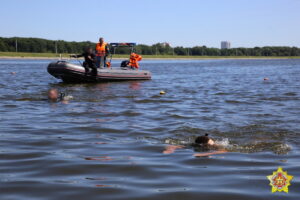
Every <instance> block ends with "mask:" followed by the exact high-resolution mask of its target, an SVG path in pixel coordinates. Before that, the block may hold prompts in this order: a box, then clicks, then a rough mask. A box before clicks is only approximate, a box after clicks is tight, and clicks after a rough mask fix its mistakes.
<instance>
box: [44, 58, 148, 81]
mask: <svg viewBox="0 0 300 200" xmlns="http://www.w3.org/2000/svg"><path fill="white" fill-rule="evenodd" d="M47 69H48V73H49V74H51V75H52V76H54V77H55V78H57V79H61V80H62V81H63V82H69V83H81V82H105V81H129V80H150V79H151V72H149V71H146V70H132V69H127V70H124V69H121V68H118V69H115V68H105V69H98V74H97V77H94V76H92V75H90V74H88V75H85V69H84V67H82V66H80V65H76V64H72V63H69V62H66V61H57V62H52V63H50V64H49V65H48V68H47Z"/></svg>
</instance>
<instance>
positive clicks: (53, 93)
mask: <svg viewBox="0 0 300 200" xmlns="http://www.w3.org/2000/svg"><path fill="white" fill-rule="evenodd" d="M58 98H59V93H58V90H57V89H55V88H52V89H50V90H48V99H49V100H50V101H57V100H58Z"/></svg>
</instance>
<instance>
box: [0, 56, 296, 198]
mask: <svg viewBox="0 0 300 200" xmlns="http://www.w3.org/2000/svg"><path fill="white" fill-rule="evenodd" d="M49 62H50V61H47V60H36V61H33V60H0V199H1V200H4V199H5V200H6V199H26V200H27V199H28V200H35V199H72V200H75V199H76V200H77V199H131V200H132V199H174V200H176V199H185V200H186V199H216V200H219V199H223V200H225V199H226V200H227V199H228V200H233V199H237V200H240V199H249V200H250V199H251V200H253V199H264V200H265V199H272V200H273V199H278V200H279V199H280V200H281V199H285V200H288V199H299V197H300V181H299V179H300V159H299V153H300V149H299V144H300V138H299V133H300V109H299V107H300V90H299V89H300V60H204V61H196V60H195V61H180V60H170V61H160V60H157V61H143V62H142V63H141V65H142V68H143V69H148V70H151V71H152V73H153V80H151V81H143V82H139V81H136V82H114V83H101V84H100V83H99V84H72V85H70V84H62V83H60V82H59V80H57V79H55V78H53V77H51V76H50V75H49V74H48V73H47V72H46V66H47V64H48V63H49ZM11 72H16V74H15V75H13V74H11ZM264 77H268V78H269V80H268V81H264V80H263V78H264ZM52 87H55V88H58V89H59V90H61V91H63V92H65V93H66V94H69V95H72V96H73V97H74V99H73V100H71V101H70V102H69V103H68V104H63V103H48V102H47V101H43V100H41V99H43V98H45V97H46V92H47V90H48V89H49V88H52ZM160 90H164V91H166V94H165V95H159V92H160ZM205 133H209V134H210V135H211V136H212V137H214V138H215V139H216V140H217V141H218V143H221V144H223V145H224V146H225V147H226V149H227V150H228V151H230V152H229V153H227V154H222V155H215V156H212V157H202V158H195V157H194V156H193V154H194V153H195V151H194V149H192V148H190V147H189V146H187V147H186V148H183V149H179V150H177V151H176V152H175V153H173V154H163V153H162V152H163V151H164V149H165V147H166V146H167V145H168V144H188V143H190V142H191V141H193V140H194V138H195V137H196V136H198V135H202V134H205ZM279 166H282V167H283V169H284V170H287V171H288V173H289V174H290V175H293V176H294V179H293V180H292V184H291V186H290V187H289V193H288V194H286V193H283V192H282V193H274V194H272V193H271V187H270V186H269V181H268V180H267V178H266V176H267V175H270V174H272V172H273V171H276V170H277V168H278V167H279Z"/></svg>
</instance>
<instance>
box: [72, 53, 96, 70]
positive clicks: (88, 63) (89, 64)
mask: <svg viewBox="0 0 300 200" xmlns="http://www.w3.org/2000/svg"><path fill="white" fill-rule="evenodd" d="M70 57H73V58H79V57H84V62H83V67H84V69H85V75H87V74H88V72H89V71H90V69H92V75H93V76H97V67H96V60H95V57H96V56H95V54H94V53H93V49H92V48H91V47H88V48H86V50H85V51H84V52H83V53H82V54H79V55H70Z"/></svg>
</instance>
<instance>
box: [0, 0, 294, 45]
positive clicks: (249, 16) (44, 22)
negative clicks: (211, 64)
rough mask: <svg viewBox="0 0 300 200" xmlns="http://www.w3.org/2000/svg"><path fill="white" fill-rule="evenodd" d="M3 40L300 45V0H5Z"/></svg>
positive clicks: (0, 18) (0, 15)
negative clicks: (222, 42) (8, 38)
mask: <svg viewBox="0 0 300 200" xmlns="http://www.w3.org/2000/svg"><path fill="white" fill-rule="evenodd" d="M0 5H1V6H0V36H1V37H11V36H19V37H40V38H47V39H53V40H56V39H62V40H67V41H85V40H90V41H93V42H95V41H97V40H98V38H99V36H103V37H104V38H105V39H106V41H107V42H118V41H123V42H124V41H126V42H138V43H144V44H153V43H157V42H164V41H167V42H169V43H170V44H171V45H172V46H178V45H181V46H186V47H189V46H196V45H206V46H209V47H220V41H222V40H228V41H231V43H232V46H233V47H242V46H243V47H254V46H267V45H269V46H298V47H300V0H105V1H104V0H88V1H83V0H81V1H80V0H1V4H0Z"/></svg>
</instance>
